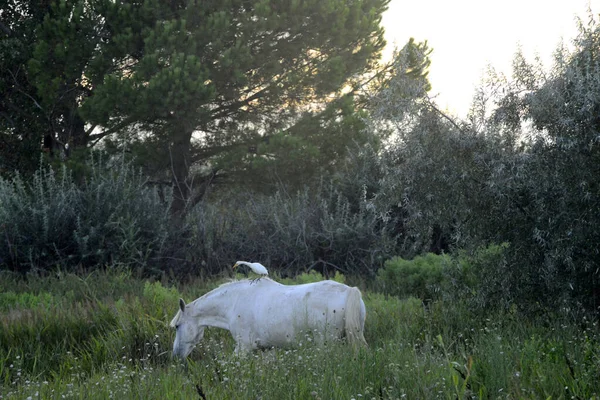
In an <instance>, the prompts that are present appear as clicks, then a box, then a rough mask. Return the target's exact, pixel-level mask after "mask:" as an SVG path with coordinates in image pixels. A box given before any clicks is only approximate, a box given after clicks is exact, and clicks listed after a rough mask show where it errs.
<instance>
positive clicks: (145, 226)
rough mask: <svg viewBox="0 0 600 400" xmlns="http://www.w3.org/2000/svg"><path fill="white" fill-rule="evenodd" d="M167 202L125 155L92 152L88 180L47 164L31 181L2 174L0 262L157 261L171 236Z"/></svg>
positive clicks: (37, 265)
mask: <svg viewBox="0 0 600 400" xmlns="http://www.w3.org/2000/svg"><path fill="white" fill-rule="evenodd" d="M168 218H169V214H168V205H167V204H164V203H162V202H161V201H160V199H159V197H158V194H157V193H156V191H155V190H153V189H152V188H150V187H148V186H147V185H146V179H145V178H144V177H142V176H141V175H140V174H139V173H137V172H136V171H135V170H134V169H133V168H132V167H131V166H130V165H129V164H128V163H126V162H125V161H124V160H123V159H113V160H108V161H107V160H104V161H101V160H91V167H90V172H89V174H88V176H87V177H86V179H85V182H84V183H83V184H80V185H78V184H76V182H75V180H74V179H73V177H72V175H71V173H70V172H69V171H68V170H67V169H66V168H63V169H61V170H60V171H55V170H53V169H51V168H46V167H41V168H40V169H39V170H38V171H37V172H36V173H35V175H34V177H33V179H32V180H31V181H29V182H27V181H24V180H23V179H22V178H21V177H20V176H19V175H17V176H16V177H14V178H13V179H11V180H6V179H2V178H0V233H1V238H0V266H1V267H3V268H7V269H10V270H12V271H17V272H21V273H25V272H27V271H29V270H32V269H42V270H43V269H49V268H55V267H61V268H63V269H65V270H69V269H73V268H75V267H84V268H90V267H94V268H96V267H97V266H98V265H106V264H121V265H124V266H131V267H142V268H152V267H159V264H160V263H159V262H157V261H158V260H160V258H161V255H163V253H164V252H165V251H166V248H165V247H166V243H167V242H168V239H169V226H168Z"/></svg>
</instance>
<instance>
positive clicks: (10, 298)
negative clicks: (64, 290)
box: [0, 291, 55, 311]
mask: <svg viewBox="0 0 600 400" xmlns="http://www.w3.org/2000/svg"><path fill="white" fill-rule="evenodd" d="M53 305H55V299H54V297H53V296H52V295H51V294H50V293H46V292H42V293H38V294H33V293H27V292H25V293H15V292H13V291H8V292H2V293H0V310H2V311H6V310H9V309H11V308H36V307H38V306H44V307H50V306H53Z"/></svg>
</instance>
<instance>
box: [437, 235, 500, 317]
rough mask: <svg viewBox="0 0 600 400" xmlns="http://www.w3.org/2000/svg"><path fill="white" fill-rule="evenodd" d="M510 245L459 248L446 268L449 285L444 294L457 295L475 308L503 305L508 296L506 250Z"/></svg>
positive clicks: (451, 296)
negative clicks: (472, 249) (467, 249)
mask: <svg viewBox="0 0 600 400" xmlns="http://www.w3.org/2000/svg"><path fill="white" fill-rule="evenodd" d="M508 247H509V245H508V244H507V243H503V244H499V245H498V244H492V245H489V246H486V247H480V248H477V249H475V250H474V251H472V252H467V251H461V252H459V253H458V255H457V256H456V257H455V258H454V260H453V262H452V263H451V264H449V268H447V269H446V273H447V276H448V278H449V279H448V281H449V283H450V284H449V285H448V286H447V287H446V289H447V290H446V293H445V294H446V295H447V296H449V297H450V298H457V297H458V298H460V299H462V300H464V301H466V302H468V303H469V305H470V306H471V307H474V308H475V309H479V310H483V309H489V308H497V307H499V306H504V308H508V307H510V306H511V303H505V302H503V299H504V300H505V299H507V298H509V296H507V295H508V294H507V293H504V291H505V290H506V289H507V288H508V285H507V279H509V277H508V275H507V269H506V259H505V254H506V250H507V249H508Z"/></svg>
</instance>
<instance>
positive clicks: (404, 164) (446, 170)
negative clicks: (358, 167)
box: [371, 40, 492, 256]
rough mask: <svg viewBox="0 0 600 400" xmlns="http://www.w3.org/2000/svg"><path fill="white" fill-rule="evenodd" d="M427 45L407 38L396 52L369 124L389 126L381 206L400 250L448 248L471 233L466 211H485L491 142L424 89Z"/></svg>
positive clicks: (426, 85)
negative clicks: (392, 221)
mask: <svg viewBox="0 0 600 400" xmlns="http://www.w3.org/2000/svg"><path fill="white" fill-rule="evenodd" d="M429 53H430V49H429V48H428V47H427V44H426V43H416V42H415V41H413V40H411V41H410V42H409V43H407V45H406V46H404V48H403V49H401V50H400V51H398V52H396V53H395V55H394V61H393V68H392V71H391V73H390V77H389V80H388V82H387V83H386V85H384V87H383V89H382V90H381V91H380V92H379V93H377V94H376V95H375V96H374V97H373V98H372V102H371V105H372V107H373V112H372V113H373V116H374V122H373V125H372V129H375V130H388V131H390V132H391V134H389V142H388V144H387V146H386V151H384V153H383V159H384V161H383V164H385V165H386V168H385V170H386V173H385V174H384V175H383V177H382V178H381V185H380V193H379V194H378V196H377V197H378V202H379V207H380V208H381V209H388V210H391V211H390V217H391V218H395V219H396V224H397V229H396V230H397V232H398V233H399V234H400V237H401V240H402V247H403V254H404V255H406V256H411V255H414V254H419V253H421V252H423V251H435V252H440V251H447V250H449V249H450V247H451V245H453V244H454V245H462V244H464V243H465V242H467V241H468V240H469V238H471V237H472V236H474V235H476V234H477V233H476V232H475V228H476V226H475V225H473V224H470V222H472V215H473V213H475V212H479V211H480V210H482V209H485V208H487V205H486V204H485V201H487V198H486V197H482V196H479V194H480V193H481V192H482V191H485V190H486V187H485V182H486V180H487V176H488V174H489V170H488V169H489V168H488V165H487V163H488V161H489V158H490V157H492V156H491V155H490V152H491V151H492V150H491V149H490V143H488V141H487V140H485V137H484V136H483V135H482V134H480V133H478V132H477V131H476V130H475V129H473V128H472V127H471V126H470V125H469V124H467V123H465V122H461V121H459V120H458V119H457V118H455V117H453V116H452V115H451V114H449V113H447V112H445V111H443V110H441V109H440V108H439V107H438V106H437V104H436V102H435V99H434V98H432V97H431V96H430V94H429V91H430V89H431V86H430V84H429V81H428V79H427V68H428V66H429V63H430V61H429V57H428V56H429Z"/></svg>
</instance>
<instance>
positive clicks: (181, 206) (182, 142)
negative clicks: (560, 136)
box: [170, 124, 193, 216]
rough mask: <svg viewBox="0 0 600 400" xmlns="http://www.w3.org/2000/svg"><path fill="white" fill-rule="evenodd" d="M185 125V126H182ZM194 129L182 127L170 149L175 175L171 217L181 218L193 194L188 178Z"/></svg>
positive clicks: (172, 170)
mask: <svg viewBox="0 0 600 400" xmlns="http://www.w3.org/2000/svg"><path fill="white" fill-rule="evenodd" d="M182 125H183V124H182ZM192 132H193V129H191V128H189V127H186V126H180V128H179V129H178V130H177V131H176V132H175V133H174V135H173V142H172V143H171V148H170V157H171V173H172V175H173V179H172V182H173V201H172V202H171V215H173V216H181V215H182V214H183V213H184V212H185V209H186V206H187V203H188V200H189V198H190V194H191V188H190V183H189V182H188V180H187V178H188V175H189V171H190V143H191V139H192Z"/></svg>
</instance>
